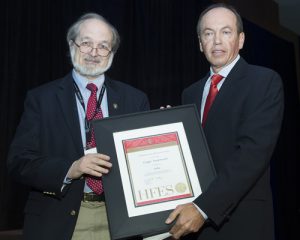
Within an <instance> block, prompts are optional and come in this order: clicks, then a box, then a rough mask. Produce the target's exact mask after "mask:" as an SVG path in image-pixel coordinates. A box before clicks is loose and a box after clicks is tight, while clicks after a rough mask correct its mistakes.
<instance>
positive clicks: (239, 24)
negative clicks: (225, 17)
mask: <svg viewBox="0 0 300 240" xmlns="http://www.w3.org/2000/svg"><path fill="white" fill-rule="evenodd" d="M215 8H226V9H228V10H230V11H231V12H232V13H233V14H234V15H235V17H236V27H237V32H238V33H241V32H243V31H244V27H243V21H242V18H241V16H240V14H239V13H238V11H237V10H236V9H235V8H234V7H233V6H231V5H229V4H226V3H215V4H212V5H210V6H208V7H207V8H205V9H204V10H203V11H202V12H201V14H200V16H199V20H198V23H197V34H198V35H200V33H201V21H202V18H203V16H204V15H205V14H206V13H207V12H209V11H210V10H212V9H215Z"/></svg>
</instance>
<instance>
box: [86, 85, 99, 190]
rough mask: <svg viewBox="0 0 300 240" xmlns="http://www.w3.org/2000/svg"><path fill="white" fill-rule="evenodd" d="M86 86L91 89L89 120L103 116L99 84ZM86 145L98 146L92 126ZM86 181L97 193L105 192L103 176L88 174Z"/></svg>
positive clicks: (88, 105)
mask: <svg viewBox="0 0 300 240" xmlns="http://www.w3.org/2000/svg"><path fill="white" fill-rule="evenodd" d="M86 88H87V89H88V90H90V91H91V95H90V97H89V100H88V104H87V110H86V118H87V121H88V122H90V121H91V120H94V119H100V118H103V113H102V110H101V107H100V106H99V107H98V109H97V90H98V88H97V86H96V85H95V84H93V83H89V84H88V85H87V86H86ZM86 147H87V149H89V148H93V147H96V141H95V135H94V129H92V128H90V134H89V135H87V139H86ZM86 183H87V185H88V186H89V187H90V189H92V190H93V192H95V193H96V194H101V193H102V192H103V186H102V181H101V178H97V177H92V176H88V177H86Z"/></svg>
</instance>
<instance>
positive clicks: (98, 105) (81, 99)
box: [73, 81, 106, 134]
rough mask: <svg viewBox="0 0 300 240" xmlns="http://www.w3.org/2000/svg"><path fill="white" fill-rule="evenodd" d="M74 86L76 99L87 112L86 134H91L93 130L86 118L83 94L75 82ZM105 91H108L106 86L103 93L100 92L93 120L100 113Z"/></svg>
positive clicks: (102, 89)
mask: <svg viewBox="0 0 300 240" xmlns="http://www.w3.org/2000/svg"><path fill="white" fill-rule="evenodd" d="M73 85H74V91H75V94H76V97H77V99H78V100H79V102H80V105H81V106H82V108H83V111H84V112H85V119H84V123H85V124H84V128H85V133H86V134H89V133H90V129H91V123H90V121H88V120H87V118H86V111H85V106H84V101H83V97H82V94H81V92H80V90H79V87H78V86H77V84H76V82H75V81H73ZM105 89H106V87H105V84H103V85H102V88H101V91H100V95H99V98H98V101H97V106H96V111H95V113H94V116H93V117H92V119H93V118H94V117H95V115H96V113H97V112H99V111H100V108H101V102H102V99H103V96H104V92H105Z"/></svg>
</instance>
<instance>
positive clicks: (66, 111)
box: [57, 74, 83, 155]
mask: <svg viewBox="0 0 300 240" xmlns="http://www.w3.org/2000/svg"><path fill="white" fill-rule="evenodd" d="M73 89H74V86H73V78H72V75H71V74H69V75H67V76H66V77H65V78H64V79H63V81H62V82H61V84H60V85H59V89H58V92H57V98H58V101H59V105H60V107H61V112H62V116H63V118H64V120H65V121H66V124H67V126H68V129H67V131H69V132H70V134H71V135H72V138H73V141H74V144H75V148H76V149H77V151H78V154H80V155H82V154H83V144H82V140H81V132H80V124H79V117H78V110H77V105H76V99H75V94H74V90H73Z"/></svg>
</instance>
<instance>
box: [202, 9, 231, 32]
mask: <svg viewBox="0 0 300 240" xmlns="http://www.w3.org/2000/svg"><path fill="white" fill-rule="evenodd" d="M236 22H237V19H236V16H235V14H234V13H233V12H232V11H230V10H229V9H227V8H222V7H220V8H214V9H211V10H209V11H208V12H207V13H205V14H204V15H203V17H202V21H201V26H202V29H204V28H206V27H210V26H211V25H214V26H220V27H221V26H222V27H225V26H231V25H233V26H235V25H236Z"/></svg>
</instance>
